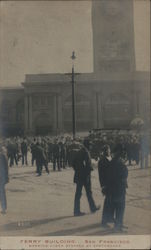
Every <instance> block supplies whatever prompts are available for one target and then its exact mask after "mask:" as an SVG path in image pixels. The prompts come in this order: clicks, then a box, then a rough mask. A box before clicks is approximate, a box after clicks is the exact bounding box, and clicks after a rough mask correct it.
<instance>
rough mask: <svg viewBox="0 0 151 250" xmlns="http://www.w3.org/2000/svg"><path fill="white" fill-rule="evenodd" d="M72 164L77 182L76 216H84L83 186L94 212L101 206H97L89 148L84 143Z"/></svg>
mask: <svg viewBox="0 0 151 250" xmlns="http://www.w3.org/2000/svg"><path fill="white" fill-rule="evenodd" d="M72 166H73V168H74V171H75V174H74V183H76V192H75V199H74V216H82V215H84V214H85V213H83V212H81V211H80V198H81V195H82V188H83V187H84V188H85V190H86V195H87V199H88V203H89V207H90V211H91V212H92V213H94V212H96V211H97V210H99V209H100V206H98V207H97V206H96V205H95V202H94V199H93V196H92V190H91V171H92V166H91V158H90V155H89V152H88V150H87V149H86V148H85V147H84V146H83V145H82V144H79V148H78V149H77V152H76V154H75V155H74V159H73V161H72Z"/></svg>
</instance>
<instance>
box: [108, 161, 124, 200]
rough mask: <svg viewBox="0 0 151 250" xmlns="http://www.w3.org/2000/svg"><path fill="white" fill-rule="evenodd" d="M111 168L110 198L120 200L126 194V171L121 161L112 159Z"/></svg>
mask: <svg viewBox="0 0 151 250" xmlns="http://www.w3.org/2000/svg"><path fill="white" fill-rule="evenodd" d="M111 164H112V167H111V177H112V178H111V190H112V197H113V198H115V199H120V198H122V197H123V196H125V194H126V188H127V187H128V185H127V177H128V169H127V167H126V165H125V164H124V163H123V161H122V160H121V159H116V158H113V160H112V162H111Z"/></svg>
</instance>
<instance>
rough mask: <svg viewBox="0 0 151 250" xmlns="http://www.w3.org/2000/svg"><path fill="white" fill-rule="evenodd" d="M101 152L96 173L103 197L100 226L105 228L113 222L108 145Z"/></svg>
mask: <svg viewBox="0 0 151 250" xmlns="http://www.w3.org/2000/svg"><path fill="white" fill-rule="evenodd" d="M102 151H103V152H102V155H101V156H100V160H99V163H98V173H99V181H100V186H101V189H102V193H103V195H104V196H105V199H104V206H103V212H102V223H101V226H103V227H106V226H108V225H107V223H109V222H113V207H112V202H111V154H110V147H109V145H105V146H104V147H103V149H102Z"/></svg>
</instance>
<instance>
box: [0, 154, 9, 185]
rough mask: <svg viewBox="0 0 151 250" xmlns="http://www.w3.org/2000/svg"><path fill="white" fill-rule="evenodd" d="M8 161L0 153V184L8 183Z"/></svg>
mask: <svg viewBox="0 0 151 250" xmlns="http://www.w3.org/2000/svg"><path fill="white" fill-rule="evenodd" d="M8 180H9V179H8V160H7V156H6V155H5V154H4V153H0V184H1V185H5V184H6V183H8Z"/></svg>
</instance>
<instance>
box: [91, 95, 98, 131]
mask: <svg viewBox="0 0 151 250" xmlns="http://www.w3.org/2000/svg"><path fill="white" fill-rule="evenodd" d="M92 103H93V128H94V129H96V128H97V99H96V92H93V96H92Z"/></svg>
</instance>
